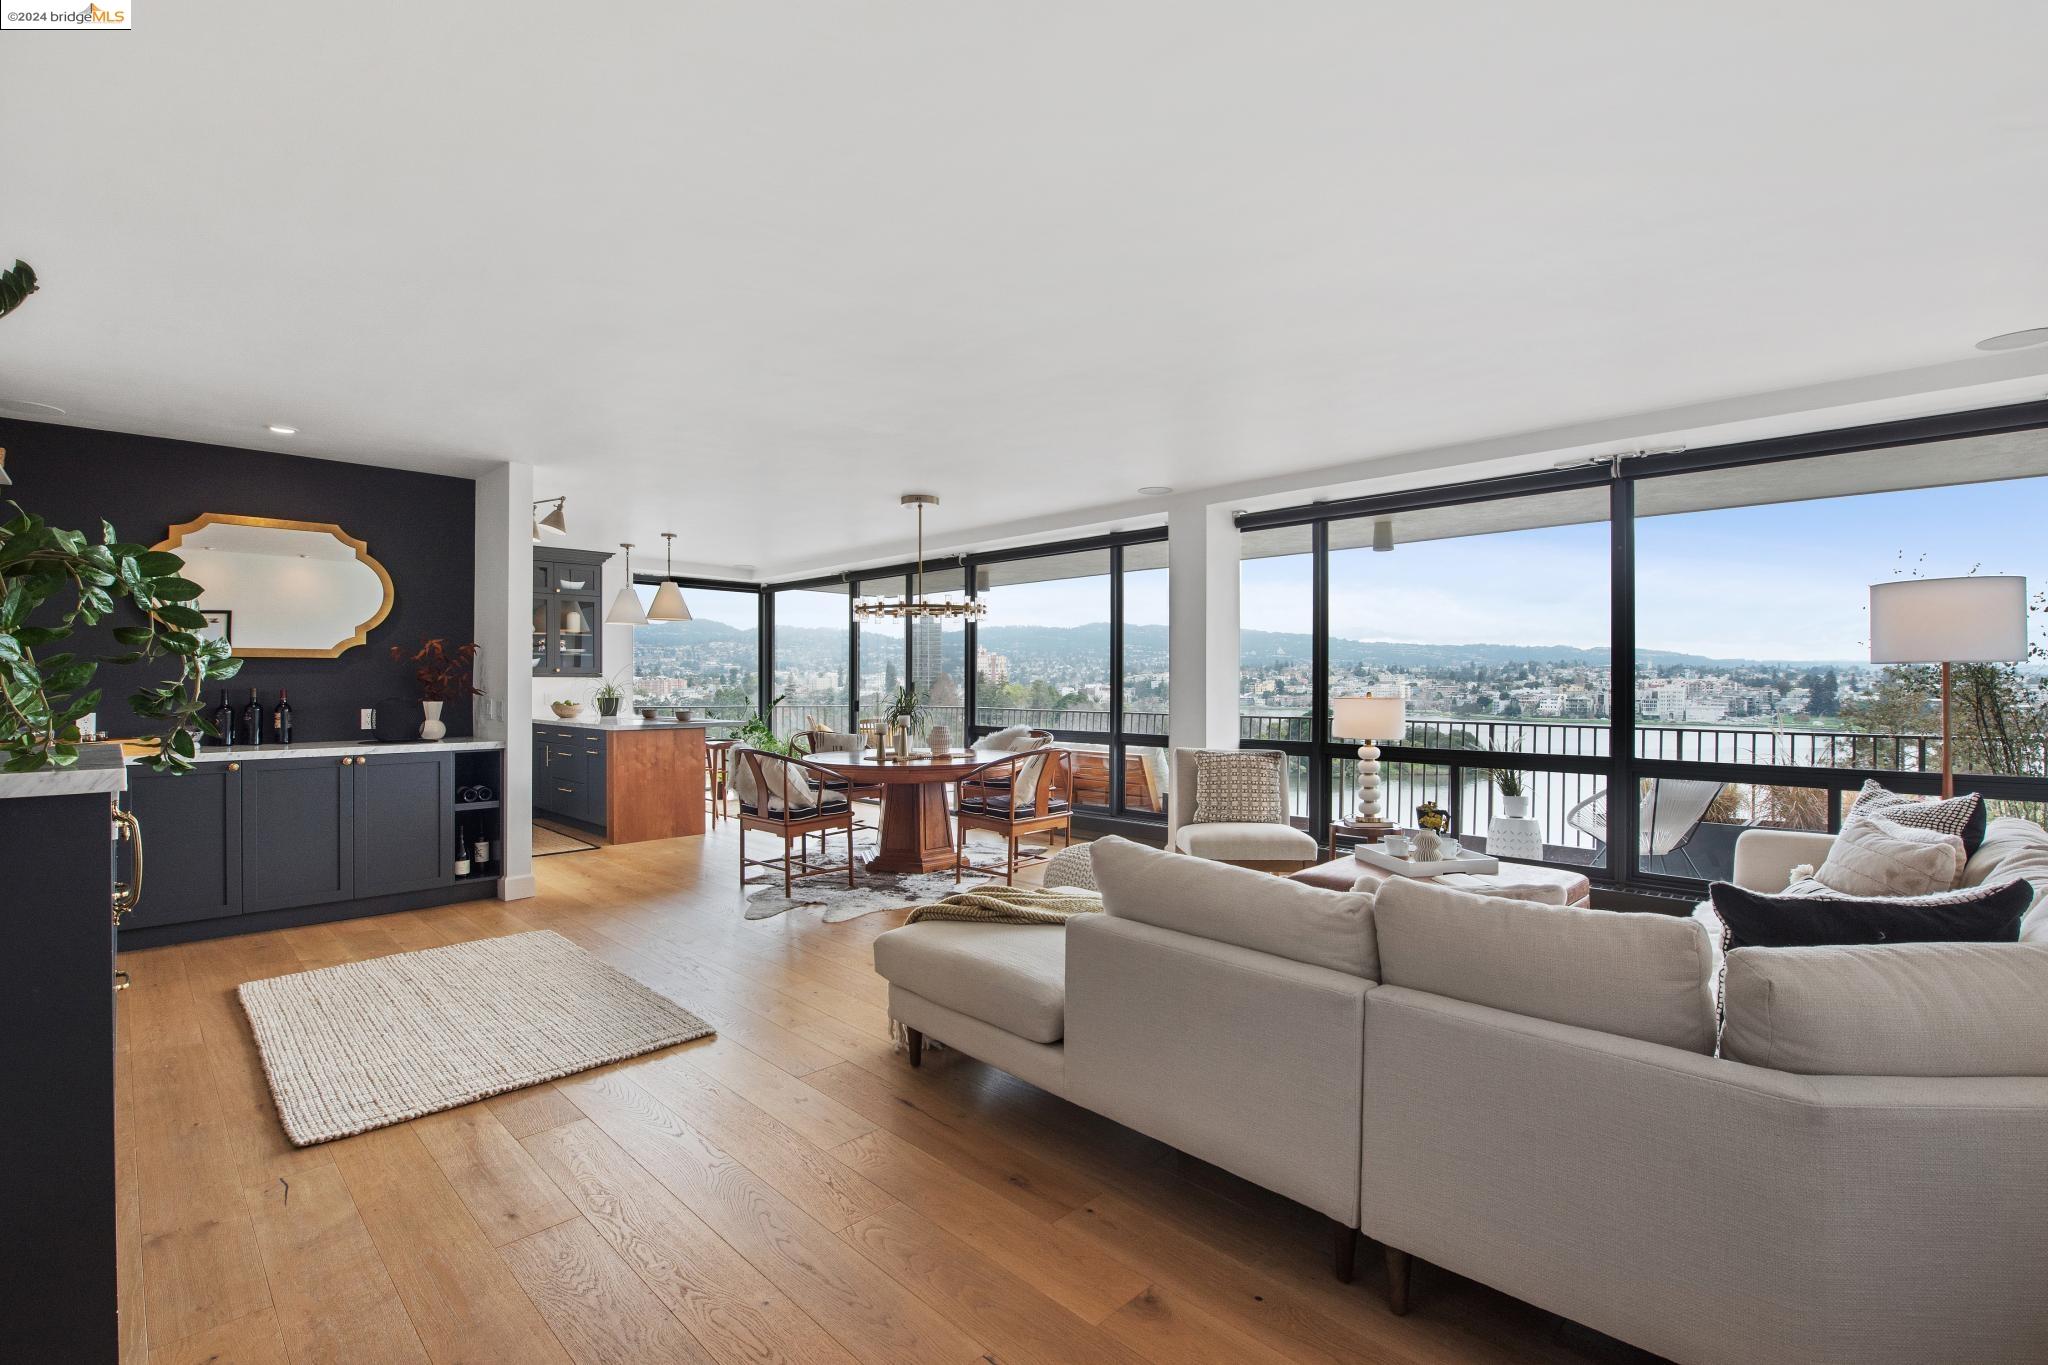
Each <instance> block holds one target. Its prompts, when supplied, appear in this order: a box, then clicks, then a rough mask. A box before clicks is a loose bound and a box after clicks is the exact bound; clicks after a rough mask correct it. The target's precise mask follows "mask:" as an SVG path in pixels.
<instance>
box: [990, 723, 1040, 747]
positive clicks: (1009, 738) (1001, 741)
mask: <svg viewBox="0 0 2048 1365" xmlns="http://www.w3.org/2000/svg"><path fill="white" fill-rule="evenodd" d="M1030 733H1031V727H1030V726H1028V725H1012V726H1009V727H1007V728H1005V729H1001V730H998V731H996V732H995V733H994V734H992V735H985V736H983V737H982V741H981V747H982V748H984V749H1003V750H1006V751H1007V750H1010V749H1014V748H1016V747H1017V741H1018V740H1020V739H1023V738H1024V737H1025V736H1026V735H1028V734H1030Z"/></svg>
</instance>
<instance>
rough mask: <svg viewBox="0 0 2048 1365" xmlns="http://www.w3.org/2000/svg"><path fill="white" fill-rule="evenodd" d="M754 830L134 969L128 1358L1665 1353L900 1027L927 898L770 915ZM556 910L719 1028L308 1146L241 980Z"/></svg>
mask: <svg viewBox="0 0 2048 1365" xmlns="http://www.w3.org/2000/svg"><path fill="white" fill-rule="evenodd" d="M737 862H738V852H737V848H736V843H735V836H734V833H733V827H732V826H730V825H722V826H721V827H720V829H719V830H718V832H716V833H715V834H712V835H710V836H707V837H705V838H690V839H675V840H667V841H662V842H656V843H643V844H633V845H628V846H624V847H619V848H606V849H602V850H599V851H597V852H592V853H576V854H568V855H562V856H557V857H550V858H543V859H540V860H539V861H538V862H536V864H535V873H536V876H537V879H538V881H539V883H540V888H541V894H540V895H539V896H538V897H537V898H535V899H532V900H526V901H518V902H513V903H509V904H501V903H498V902H471V903H467V904H463V905H458V906H449V907H444V908H441V909H436V910H423V911H415V912H411V913H407V914H401V915H391V916H386V917H383V918H379V919H373V920H359V921H353V922H349V923H344V924H334V925H325V926H318V927H313V928H305V929H292V930H284V931H280V932H276V933H270V934H262V935H252V936H249V937H246V938H238V939H223V940H218V941H215V942H211V943H203V944H190V945H184V946H179V947H173V948H159V949H153V950H150V951H147V952H139V953H131V954H126V955H124V956H123V959H122V963H121V965H122V966H123V967H124V968H126V969H127V971H128V972H129V973H130V974H131V975H132V977H133V980H134V986H133V988H132V989H131V990H129V991H126V992H124V993H122V994H121V995H120V996H119V997H118V998H119V1001H120V1010H121V1021H120V1027H121V1055H120V1083H119V1087H118V1102H119V1116H120V1117H119V1122H120V1130H119V1138H120V1146H119V1166H118V1172H117V1180H118V1183H119V1185H120V1206H119V1207H120V1211H121V1217H120V1223H119V1232H120V1237H121V1305H122V1313H123V1324H122V1329H123V1330H122V1334H121V1341H122V1356H121V1359H122V1361H123V1365H144V1362H150V1363H151V1365H172V1362H177V1365H185V1363H186V1362H193V1363H195V1365H196V1363H198V1362H206V1363H207V1365H272V1363H273V1362H274V1363H276V1365H314V1363H315V1362H319V1363H320V1365H327V1363H328V1362H333V1365H382V1363H383V1362H406V1363H407V1365H419V1363H420V1362H431V1363H432V1365H458V1362H461V1363H464V1365H470V1363H473V1365H523V1363H524V1362H546V1363H547V1365H562V1363H563V1362H576V1365H624V1363H626V1362H650V1363H651V1362H694V1361H714V1362H729V1363H730V1365H742V1362H744V1363H745V1365H763V1363H764V1362H802V1363H804V1365H827V1363H828V1362H829V1363H830V1365H845V1363H846V1362H851V1361H861V1362H868V1363H869V1365H899V1363H900V1362H933V1363H934V1365H967V1363H968V1362H972V1361H990V1362H1004V1363H1006V1365H1007V1363H1009V1362H1040V1363H1041V1365H1070V1363H1071V1362H1091V1361H1101V1362H1113V1363H1114V1365H1145V1362H1151V1363H1152V1365H1183V1363H1184V1362H1198V1361H1247V1362H1259V1361H1272V1362H1280V1361H1325V1362H1337V1361H1347V1362H1348V1361H1378V1362H1390V1363H1392V1365H1402V1363H1405V1365H1450V1363H1452V1362H1461V1363H1462V1362H1474V1363H1475V1365H1510V1363H1511V1362H1526V1361H1536V1362H1552V1363H1554V1365H1566V1363H1568V1362H1581V1361H1599V1362H1613V1361H1618V1360H1637V1359H1643V1357H1640V1356H1638V1355H1637V1354H1636V1353H1633V1352H1628V1351H1626V1350H1625V1349H1624V1348H1620V1347H1618V1346H1609V1345H1608V1344H1607V1343H1603V1342H1598V1341H1594V1342H1593V1344H1591V1345H1587V1344H1586V1343H1587V1342H1588V1340H1589V1339H1590V1338H1589V1336H1588V1334H1585V1333H1583V1332H1577V1331H1573V1330H1568V1329H1565V1328H1564V1326H1563V1325H1562V1324H1560V1323H1559V1321H1558V1320H1557V1319H1556V1318H1554V1317H1551V1316H1550V1315H1548V1314H1545V1313H1542V1312H1540V1311H1538V1310H1536V1309H1533V1308H1530V1307H1528V1306H1527V1305H1524V1304H1520V1303H1517V1302H1515V1301H1513V1300H1511V1299H1508V1298H1506V1297H1504V1296H1502V1295H1499V1294H1496V1293H1493V1292H1492V1291H1490V1290H1486V1289H1484V1288H1481V1287H1480V1286H1478V1285H1474V1284H1472V1283H1469V1282H1467V1281H1464V1280H1460V1279H1458V1278H1456V1277H1454V1276H1451V1275H1449V1274H1447V1273H1445V1272H1442V1271H1438V1270H1435V1269H1433V1268H1430V1267H1424V1266H1418V1267H1417V1269H1416V1287H1415V1307H1414V1311H1413V1313H1411V1315H1410V1316H1408V1317H1405V1318H1396V1317H1394V1316H1393V1315H1392V1314H1390V1313H1389V1312H1388V1311H1387V1309H1386V1307H1385V1297H1384V1293H1385V1285H1384V1280H1383V1278H1382V1277H1383V1275H1384V1270H1383V1268H1382V1259H1383V1258H1382V1257H1381V1256H1379V1255H1378V1254H1376V1251H1377V1249H1376V1248H1367V1249H1366V1254H1361V1255H1360V1256H1359V1257H1358V1265H1359V1276H1358V1282H1357V1283H1355V1284H1351V1285H1344V1284H1339V1283H1338V1282H1337V1281H1336V1280H1335V1279H1334V1278H1333V1277H1332V1276H1331V1274H1330V1272H1329V1268H1328V1260H1327V1258H1328V1254H1329V1247H1328V1240H1327V1236H1326V1230H1325V1225H1324V1223H1323V1222H1322V1220H1321V1219H1320V1218H1319V1217H1317V1216H1316V1215H1314V1214H1311V1213H1310V1212H1308V1211H1307V1210H1305V1209H1302V1208H1300V1207H1299V1206H1296V1205H1293V1204H1291V1203H1289V1202H1287V1201H1285V1200H1282V1199H1280V1198H1278V1197H1276V1196H1273V1195H1271V1194H1268V1193H1267V1192H1265V1191H1263V1190H1260V1189H1258V1188H1256V1187H1253V1186H1251V1185H1248V1184H1246V1183H1245V1182H1243V1181H1241V1180H1238V1179H1236V1178H1235V1177H1233V1176H1231V1175H1229V1174H1227V1173H1226V1172H1223V1171H1220V1170H1218V1169H1216V1168H1214V1167H1211V1166H1207V1165H1205V1164H1203V1163H1201V1162H1198V1161H1195V1160H1193V1159H1191V1158H1188V1157H1186V1156H1183V1155H1181V1154H1179V1153H1177V1152H1175V1151H1173V1150H1172V1149H1170V1148H1168V1147H1165V1146H1163V1145H1162V1144H1160V1143H1157V1142H1154V1141H1152V1140H1150V1139H1148V1138H1145V1137H1142V1136H1140V1135H1139V1134H1137V1133H1134V1132H1131V1131H1130V1130H1128V1129H1125V1128H1122V1127H1120V1126H1118V1125H1116V1124H1114V1123H1111V1122H1109V1121H1108V1120H1106V1119H1103V1118H1100V1117H1098V1116H1096V1115H1094V1114H1091V1113H1089V1112H1087V1111H1085V1110H1082V1109H1079V1108H1077V1107H1075V1106H1073V1105H1070V1104H1067V1103H1065V1102H1063V1101H1061V1100H1057V1099H1054V1098H1052V1097H1051V1096H1049V1095H1046V1094H1044V1093H1043V1092H1041V1091H1038V1090H1036V1089H1034V1088H1032V1087H1031V1086H1028V1085H1026V1084H1024V1083H1023V1082H1020V1081H1018V1080H1015V1079H1014V1078H1012V1077H1010V1076H1007V1075H1005V1074H1004V1073H1002V1072H999V1071H996V1070H994V1069H992V1068H990V1067H987V1066H984V1065H982V1064H980V1063H978V1062H976V1061H974V1060H973V1059H971V1058H968V1057H965V1056H962V1055H961V1054H959V1053H957V1052H953V1051H950V1050H940V1051H937V1052H928V1053H927V1054H926V1060H925V1063H924V1066H923V1068H922V1069H921V1070H918V1071H912V1070H911V1069H910V1068H909V1067H908V1066H906V1065H905V1064H904V1061H903V1059H902V1058H901V1057H900V1056H897V1055H895V1054H894V1053H893V1052H892V1051H891V1048H890V1043H889V1038H888V1029H887V1015H886V1011H885V1005H886V1001H887V991H886V989H885V986H884V983H883V982H882V981H881V979H880V978H878V977H877V976H875V974H874V971H873V968H872V966H871V961H870V950H869V943H870V940H872V939H873V937H874V936H875V935H876V934H878V933H880V932H882V931H883V930H885V929H888V928H890V927H892V926H893V925H894V924H896V923H897V922H898V921H899V920H900V919H901V915H900V914H895V913H891V914H884V915H871V916H868V917H866V918H864V919H858V920H854V921H851V922H849V923H845V924H837V925H827V924H824V923H821V922H820V920H819V918H818V915H817V912H815V911H810V912H804V911H798V912H795V913H791V914H788V915H784V916H781V917H779V918H776V919H770V920H762V921H756V922H751V923H750V922H748V921H746V920H744V919H742V918H741V916H740V911H739V898H738V894H737V891H736V889H735V878H736V873H737ZM528 929H552V930H554V931H556V932H557V933H560V934H562V935H563V936H565V937H567V938H569V939H570V940H572V941H573V942H575V943H578V944H580V945H581V946H582V947H584V948H585V949H587V950H588V951H590V952H592V953H594V954H596V955H597V956H599V957H602V958H604V959H605V960H607V961H609V962H611V963H613V964H615V965H617V966H618V967H620V968H621V969H623V970H624V971H627V972H629V973H631V974H632V975H634V976H637V977H639V978H640V979H642V980H644V981H646V982H648V983H650V984H651V985H653V986H655V987H657V988H658V989H660V990H663V991H665V992H667V993H669V994H670V995H672V996H674V997H675V998H676V999H677V1000H679V1001H681V1002H682V1003H683V1004H685V1005H686V1006H688V1007H689V1008H691V1009H693V1010H696V1011H697V1012H698V1013H700V1014H702V1015H703V1016H704V1017H705V1018H706V1019H708V1020H710V1021H712V1022H713V1023H714V1024H716V1025H717V1026H718V1029H719V1033H718V1036H717V1037H716V1038H711V1039H704V1040H700V1041H698V1042H694V1043H686V1044H684V1045H682V1046H680V1047H675V1048H670V1049H668V1050H667V1051H665V1052H660V1053H656V1054H654V1055H652V1056H649V1057H643V1058H638V1059H635V1060H634V1061H631V1062H624V1063H619V1064H617V1065H615V1066H610V1067H605V1068H602V1069H600V1070H597V1071H592V1072H587V1073H584V1074H582V1075H579V1076H574V1077H569V1078H566V1079H564V1080H561V1081H557V1082H555V1083H553V1084H551V1085H543V1086H538V1087H535V1088H534V1089H531V1090H525V1091H520V1092H518V1093H516V1094H512V1095H502V1096H499V1097H497V1098H495V1099H492V1100H489V1101H486V1102H484V1103H481V1104H474V1105H470V1106H467V1107H465V1108H463V1109H458V1110H453V1111H450V1112H447V1113H443V1114H437V1115H434V1116H431V1117H429V1118H424V1119H419V1120H416V1121H414V1122H412V1123H408V1124H402V1125H399V1126H397V1127H394V1128H386V1129H382V1130H380V1131H378V1132H374V1133H366V1134H363V1135H361V1136H359V1137H354V1138H347V1139H344V1140H342V1141H339V1142H332V1143H327V1144H325V1145H322V1146H319V1147H313V1148H308V1149H305V1150H296V1149H294V1148H292V1147H291V1146H290V1144H289V1143H288V1142H286V1141H285V1139H284V1136H283V1133H282V1132H281V1131H280V1129H279V1127H278V1123H277V1116H276V1113H275V1111H274V1110H273V1109H272V1107H271V1104H270V1099H269V1095H268V1091H267V1088H266V1086H265V1083H264V1078H263V1072H262V1067H261V1064H260V1062H259V1060H258V1058H257V1055H256V1050H255V1047H254V1045H253V1043H252V1042H251V1041H250V1038H249V1033H248V1028H247V1025H246V1023H245V1022H244V1020H243V1018H242V1014H241V1010H240V1008H239V1005H238V1004H237V1002H236V1000H235V997H234V987H235V986H236V985H237V984H238V983H239V982H242V981H246V980H253V979H256V978H258V977H263V976H273V975H277V974H279V973H283V972H291V971H298V970H302V969H304V968H310V967H320V966H328V965H331V964H333V963H337V962H345V961H351V960H356V959H360V958H367V957H376V956H380V955H382V954H386V953H394V952H403V951H408V950H413V949H419V948H429V947H435V946H438V945H441V944H446V943H456V942H462V941H466V940H470V939H475V938H482V937H488V936H491V935H496V934H507V933H518V932H521V931H524V930H528Z"/></svg>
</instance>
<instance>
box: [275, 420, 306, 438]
mask: <svg viewBox="0 0 2048 1365" xmlns="http://www.w3.org/2000/svg"><path fill="white" fill-rule="evenodd" d="M270 434H271V435H273V436H296V435H298V434H299V429H298V428H297V427H281V426H279V425H278V424H277V423H275V422H272V423H271V424H270Z"/></svg>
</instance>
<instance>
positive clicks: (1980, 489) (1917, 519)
mask: <svg viewBox="0 0 2048 1365" xmlns="http://www.w3.org/2000/svg"><path fill="white" fill-rule="evenodd" d="M2044 473H2048V440H2044V439H2043V438H2042V436H2041V434H2040V433H2021V434H2001V435H1995V436H1977V437H1967V438H1962V439H1958V440H1952V441H1937V442H1930V443H1927V444H1921V445H1911V446H1904V447H1899V448H1895V449H1888V450H1874V451H1862V452H1856V453H1852V454H1844V455H1838V456H1835V457H1832V458H1829V459H1819V460H1796V461H1786V462H1782V463H1777V464H1771V465H1765V466H1761V467H1755V466H1751V467H1743V468H1739V469H1725V470H1714V471H1710V472H1705V473H1698V474H1676V475H1672V476H1669V477H1664V478H1654V479H1643V480H1641V481H1639V482H1638V484H1637V486H1636V491H1635V510H1636V518H1637V520H1636V530H1635V547H1636V556H1635V584H1636V642H1637V658H1638V666H1637V671H1636V685H1635V716H1636V752H1637V755H1638V756H1639V757H1640V758H1641V759H1642V760H1643V761H1644V763H1645V765H1654V770H1655V772H1656V773H1658V774H1661V775H1660V776H1644V777H1642V778H1641V779H1640V781H1641V783H1642V786H1643V794H1642V800H1643V802H1644V805H1643V809H1644V812H1645V815H1644V819H1643V822H1642V823H1643V835H1642V837H1641V838H1640V839H1639V840H1638V844H1639V848H1638V867H1639V869H1640V870H1641V871H1643V872H1647V873H1651V874H1653V875H1666V876H1679V877H1699V878H1721V877H1727V876H1728V875H1730V873H1731V871H1732V869H1733V866H1734V843H1735V839H1736V838H1737V837H1738V836H1739V835H1740V833H1741V831H1742V830H1743V829H1744V828H1746V827H1749V826H1752V825H1771V826H1777V827H1784V828H1793V829H1821V830H1824V829H1829V828H1832V827H1833V825H1834V824H1838V823H1839V820H1840V813H1841V812H1840V807H1841V802H1842V800H1843V798H1844V796H1846V795H1849V794H1851V793H1853V790H1854V789H1855V787H1857V786H1859V785H1860V783H1861V780H1862V779H1861V777H1856V778H1854V780H1850V778H1848V777H1847V776H1845V775H1844V774H1845V773H1873V774H1877V775H1879V779H1880V780H1886V777H1887V775H1890V774H1896V773H1915V774H1924V773H1929V772H1934V771H1938V770H1939V768H1940V766H1941V745H1940V722H1939V716H1940V711H1939V700H1938V699H1939V685H1940V684H1939V672H1938V669H1936V668H1935V667H1933V666H1931V665H1910V664H1893V665H1883V664H1872V663H1871V662H1869V659H1870V633H1869V618H1868V605H1869V593H1870V585H1872V584H1874V583H1883V582H1886V581H1888V580H1891V579H1900V578H1945V577H1957V576H1965V575H1971V574H1986V575H1988V574H2017V575H2021V576H2023V577H2025V578H2026V579H2027V580H2028V582H2029V584H2034V585H2048V550H2044V548H2043V547H2042V545H2041V542H2040V539H2039V537H2040V528H2041V527H2042V526H2043V525H2048V477H2042V475H2043V474H2044ZM2037 591H2038V589H2037ZM2035 619H2036V620H2037V621H2038V620H2039V619H2040V617H2039V614H2038V613H2036V618H2035ZM2032 633H2033V636H2034V638H2035V639H2037V640H2039V639H2040V638H2041V631H2040V630H2039V629H2038V628H2037V629H2036V630H2035V631H2033V632H2032ZM2037 647H2038V646H2037ZM1953 691H1954V694H1955V704H1954V707H1953V714H1954V716H1955V719H1956V728H1955V739H1954V743H1955V754H1954V766H1955V767H1956V769H1957V770H1958V771H1961V772H1965V773H1971V774H1977V775H1980V776H1983V777H1996V778H2040V777H2044V776H2048V766H2044V756H2048V693H2044V691H2043V676H2042V673H2041V671H2040V669H2039V667H2038V661H2034V660H2029V661H2021V662H2018V663H2012V664H1973V665H1963V666H1958V667H1957V668H1956V669H1955V684H1954V688H1953ZM1699 765H1708V767H1709V769H1714V770H1720V771H1709V772H1707V773H1706V774H1704V775H1694V774H1696V769H1697V768H1698V766H1699ZM1743 769H1750V770H1758V769H1775V770H1776V771H1775V772H1773V773H1769V774H1761V773H1758V774H1756V775H1755V776H1754V777H1752V778H1751V780H1743V778H1744V777H1745V776H1749V775H1748V774H1744V773H1742V771H1741V770H1743ZM1660 787H1661V789H1662V792H1661V795H1662V800H1663V808H1662V809H1661V810H1659V811H1655V812H1652V809H1651V806H1650V800H1651V796H1652V794H1653V790H1654V789H1655V788H1660ZM1993 804H1994V808H2003V807H2005V806H2007V805H2009V804H2011V803H2010V802H2000V801H1994V803H1993ZM1696 808H1703V809H1696ZM2015 808H2016V809H2017V810H2019V811H2020V812H2021V813H2029V812H2032V811H2035V810H2038V809H2039V803H2038V801H2035V800H2021V801H2019V802H2018V803H2017V805H2016V807H2015ZM1653 813H1654V815H1655V817H1656V818H1655V819H1654V820H1653V819H1652V818H1651V816H1652V814H1653Z"/></svg>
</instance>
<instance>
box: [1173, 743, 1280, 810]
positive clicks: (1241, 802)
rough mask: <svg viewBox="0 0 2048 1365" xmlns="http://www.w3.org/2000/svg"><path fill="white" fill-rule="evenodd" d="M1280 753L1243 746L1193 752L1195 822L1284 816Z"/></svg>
mask: <svg viewBox="0 0 2048 1365" xmlns="http://www.w3.org/2000/svg"><path fill="white" fill-rule="evenodd" d="M1284 762H1286V757H1285V756H1284V755H1282V754H1268V753H1256V752H1250V751H1247V750H1243V749H1204V750H1203V751H1202V752H1200V753H1198V754H1196V755H1195V816H1194V819H1192V820H1191V821H1189V822H1188V823H1190V824H1195V825H1213V824H1257V825H1276V824H1279V823H1281V822H1282V821H1284V820H1285V819H1286V818H1287V812H1286V811H1285V810H1283V809H1281V805H1280V774H1281V769H1280V765H1281V764H1282V763H1284Z"/></svg>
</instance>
